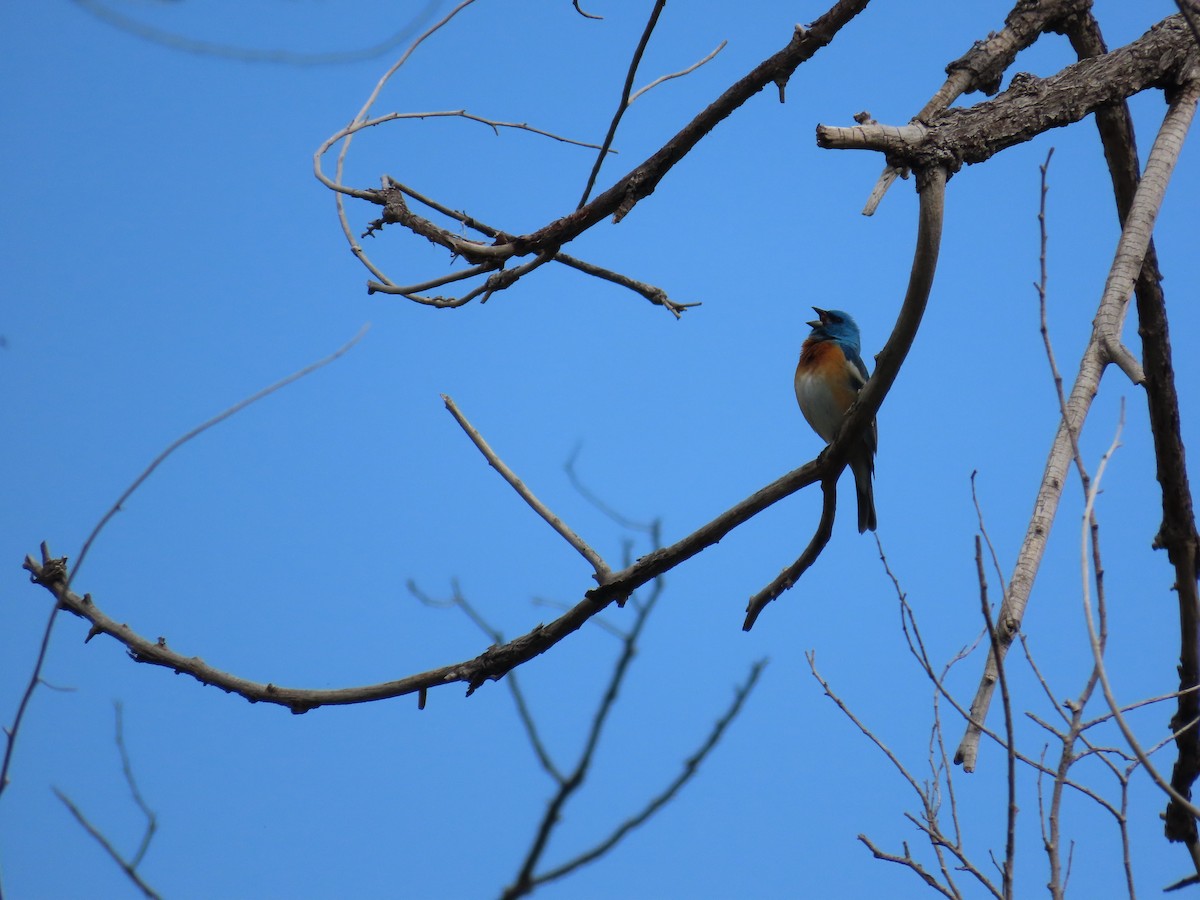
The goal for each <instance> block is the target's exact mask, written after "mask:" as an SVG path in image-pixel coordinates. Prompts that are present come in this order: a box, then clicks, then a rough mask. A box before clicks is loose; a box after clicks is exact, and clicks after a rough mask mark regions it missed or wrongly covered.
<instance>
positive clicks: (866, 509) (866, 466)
mask: <svg viewBox="0 0 1200 900" xmlns="http://www.w3.org/2000/svg"><path fill="white" fill-rule="evenodd" d="M864 450H865V448H864ZM850 470H851V471H852V472H854V489H855V491H856V493H857V494H858V533H859V534H862V533H863V532H864V531H874V530H875V488H874V487H873V486H872V484H871V476H872V474H873V473H874V471H875V461H874V460H872V459H871V454H870V451H865V452H863V453H862V454H858V455H856V456H855V458H854V459H852V460H851V461H850Z"/></svg>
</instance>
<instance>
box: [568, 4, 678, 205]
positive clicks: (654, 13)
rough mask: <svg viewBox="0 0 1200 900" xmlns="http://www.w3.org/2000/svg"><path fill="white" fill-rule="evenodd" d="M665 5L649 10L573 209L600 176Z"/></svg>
mask: <svg viewBox="0 0 1200 900" xmlns="http://www.w3.org/2000/svg"><path fill="white" fill-rule="evenodd" d="M666 5H667V0H654V6H653V7H652V8H651V9H650V19H649V21H647V22H646V27H645V28H644V29H643V30H642V37H641V39H640V40H639V41H638V45H637V49H635V50H634V51H633V59H632V60H630V62H629V70H628V71H627V72H626V73H625V85H624V87H622V88H621V102H620V103H618V104H617V111H616V112H615V113H613V117H612V121H611V122H610V123H609V125H608V134H606V135H605V136H604V143H603V144H602V145H601V150H600V152H599V153H598V154H597V155H596V162H595V163H594V164H593V165H592V171H591V174H589V175H588V180H587V184H586V185H584V188H583V196H582V197H580V198H579V204H578V205H577V206H576V207H575V209H576V210H580V209H582V208H583V206H584V205H585V204H586V203H587V199H588V196H589V195H590V194H591V193H592V188H593V187H595V186H596V178H597V177H599V175H600V167H601V166H602V165H604V155H605V151H606V150H608V148H609V147H611V146H612V142H613V138H614V137H616V135H617V126H618V125H620V124H621V117H622V116H624V115H625V110H627V109H629V104H630V102H631V101H630V99H629V92H630V91H631V90H633V79H634V77H635V76H636V75H637V70H638V66H639V65H641V63H642V54H643V53H645V52H646V45H647V44H649V43H650V35H652V34H653V33H654V28H655V26H656V25H658V17H659V16H660V15H661V14H662V11H663V7H664V6H666Z"/></svg>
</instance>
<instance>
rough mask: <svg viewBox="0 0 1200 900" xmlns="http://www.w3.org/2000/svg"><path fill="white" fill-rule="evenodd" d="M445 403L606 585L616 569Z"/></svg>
mask: <svg viewBox="0 0 1200 900" xmlns="http://www.w3.org/2000/svg"><path fill="white" fill-rule="evenodd" d="M442 402H443V403H445V404H446V409H448V410H449V411H450V415H452V416H454V420H455V421H456V422H458V424H459V425H460V426H461V427H462V430H463V431H465V432H466V433H467V437H469V438H470V439H471V443H473V444H474V445H475V446H476V447H477V448H479V452H480V453H482V454H483V456H484V458H485V459H486V460H487V461H488V464H489V465H490V466H491V467H492V468H493V469H495V470H496V471H497V472H499V473H500V477H501V478H503V479H504V480H505V481H507V482H508V483H509V485H510V486H511V487H512V489H513V490H514V491H516V492H517V494H519V495H520V497H521V499H522V500H524V501H525V502H526V503H528V504H529V506H530V508H532V509H533V511H534V512H536V513H537V514H538V515H539V516H541V517H542V519H544V520H545V522H546V524H548V525H549V526H550V527H551V528H553V529H554V530H555V531H557V532H558V534H559V535H560V536H561V537H562V539H563V540H565V541H566V542H567V543H568V544H570V545H571V546H572V547H574V548H575V550H576V551H577V552H578V553H579V555H580V556H582V557H583V558H584V559H586V560H587V561H588V562H589V563H590V564H591V566H592V570H593V573H594V577H595V579H596V582H597V583H598V584H604V583H605V582H606V581H607V580H608V579H609V577H610V576H611V575H612V570H611V569H610V568H609V567H608V564H607V563H606V562H605V561H604V560H603V558H601V556H600V554H599V553H597V552H596V551H595V550H593V549H592V548H591V546H589V545H588V544H587V542H585V541H584V540H583V538H581V537H580V536H579V535H577V534H576V533H575V532H574V531H573V530H572V529H571V527H570V526H569V525H567V524H566V523H565V522H564V521H563V520H562V519H560V518H559V517H558V516H556V515H555V514H554V513H552V512H551V511H550V509H549V507H547V506H546V504H544V503H542V501H541V500H539V499H538V498H537V497H536V496H535V495H534V493H533V491H531V490H530V489H529V488H528V487H526V486H525V483H524V482H523V481H521V479H520V478H518V477H517V475H516V473H515V472H513V470H512V469H510V468H509V467H508V466H507V465H505V463H504V460H502V459H500V457H499V456H497V455H496V451H495V450H493V449H492V448H491V447H490V446H488V443H487V441H485V440H484V439H483V436H482V435H481V434H480V433H479V431H478V430H477V429H476V428H475V426H474V425H472V424H471V423H470V422H468V421H467V417H466V416H464V415H463V414H462V413H461V412H460V411H459V409H458V406H457V405H456V404H455V403H454V401H453V400H452V399H451V398H450V396H449V395H447V394H442Z"/></svg>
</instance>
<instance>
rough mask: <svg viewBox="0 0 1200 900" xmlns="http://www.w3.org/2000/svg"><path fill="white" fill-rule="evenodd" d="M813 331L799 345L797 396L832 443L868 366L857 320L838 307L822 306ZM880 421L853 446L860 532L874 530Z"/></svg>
mask: <svg viewBox="0 0 1200 900" xmlns="http://www.w3.org/2000/svg"><path fill="white" fill-rule="evenodd" d="M813 310H814V311H815V312H816V314H817V320H816V321H815V322H806V323H805V324H806V325H810V326H812V333H811V334H810V335H809V336H808V338H807V340H805V342H804V344H803V345H802V346H801V348H800V362H799V364H798V365H797V366H796V401H797V402H798V403H799V404H800V412H802V413H804V418H805V419H806V420H808V424H809V425H811V426H812V430H813V431H815V432H816V433H817V434H819V435H820V436H821V439H822V440H824V441H825V442H826V443H830V442H831V441H832V440H833V438H834V435H836V434H837V430H838V427H839V426H840V425H841V423H842V417H843V416H844V415H845V414H846V410H848V409H849V408H850V405H851V404H852V403H853V402H854V399H855V398H856V397H857V396H858V392H859V391H860V390H862V388H863V385H864V384H866V383H867V377H868V375H867V367H866V365H864V364H863V361H862V357H861V356H860V355H859V336H858V324H857V323H856V322H855V321H854V319H853V318H852V317H851V316H850V315H849V314H848V313H844V312H841V311H840V310H836V309H818V308H817V307H815V306H814V307H813ZM877 440H878V439H877V436H876V433H875V423H874V422H872V423H871V427H870V428H869V429H867V430H866V431H864V432H863V433H862V435H860V436H859V437H858V438H857V439H856V440H855V443H854V446H853V447H852V448H851V449H850V454H849V464H850V470H851V471H852V472H853V473H854V487H855V489H856V490H857V492H858V531H859V533H860V534H861V533H862V532H864V531H874V530H875V493H874V490H873V489H872V486H871V477H872V475H873V474H874V472H875V446H876V442H877Z"/></svg>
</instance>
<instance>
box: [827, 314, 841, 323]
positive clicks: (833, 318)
mask: <svg viewBox="0 0 1200 900" xmlns="http://www.w3.org/2000/svg"><path fill="white" fill-rule="evenodd" d="M829 321H830V322H832V323H833V324H834V325H841V324H842V317H841V316H834V315H831V316H830V317H829Z"/></svg>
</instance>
